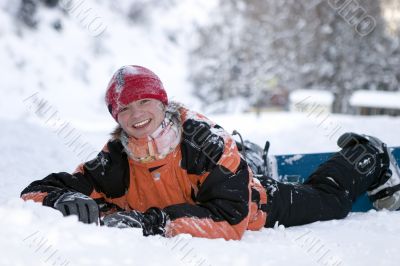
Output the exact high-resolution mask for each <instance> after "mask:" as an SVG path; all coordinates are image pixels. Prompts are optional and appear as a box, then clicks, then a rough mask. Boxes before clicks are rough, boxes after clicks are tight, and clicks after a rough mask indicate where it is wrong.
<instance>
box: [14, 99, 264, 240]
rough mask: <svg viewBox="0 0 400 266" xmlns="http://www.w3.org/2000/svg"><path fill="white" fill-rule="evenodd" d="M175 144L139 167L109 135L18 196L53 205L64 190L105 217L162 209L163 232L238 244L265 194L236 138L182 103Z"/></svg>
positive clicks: (259, 222)
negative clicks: (84, 198)
mask: <svg viewBox="0 0 400 266" xmlns="http://www.w3.org/2000/svg"><path fill="white" fill-rule="evenodd" d="M176 112H177V114H178V115H179V117H180V123H181V125H182V138H181V143H180V145H178V146H177V148H176V149H175V150H174V151H173V152H171V153H170V154H168V155H167V157H166V158H164V159H162V160H157V161H153V162H150V163H139V162H137V161H134V160H132V159H131V158H130V157H129V156H128V155H127V154H126V152H125V151H124V148H123V146H122V144H121V141H120V140H119V139H118V138H116V137H113V138H112V139H111V140H110V141H109V142H108V143H107V144H106V145H105V146H104V148H103V150H102V151H101V152H100V153H99V154H98V156H97V157H96V158H95V159H93V160H92V161H89V162H86V163H84V164H81V165H80V166H78V168H77V170H76V171H75V172H74V173H73V174H72V175H71V174H69V173H65V172H61V173H53V174H50V175H48V176H47V177H45V178H44V179H42V180H38V181H34V182H33V183H31V184H30V185H29V186H28V187H27V188H25V189H24V190H23V191H22V193H21V197H22V198H23V199H25V200H34V201H37V202H42V204H43V205H45V206H50V207H53V205H54V202H55V201H56V200H57V199H58V197H59V196H60V195H61V194H63V193H65V192H67V191H77V192H81V193H83V194H86V195H88V196H90V197H91V198H93V199H95V200H96V202H97V203H98V204H99V206H100V210H101V212H102V215H105V214H109V213H112V212H114V211H117V210H137V211H141V212H144V211H146V210H147V209H149V208H151V207H157V208H161V209H162V210H163V211H164V212H165V213H167V215H168V217H169V219H170V222H169V223H168V224H167V227H166V235H167V236H174V235H177V234H181V233H187V234H191V235H192V236H196V237H206V238H225V239H240V238H241V237H242V235H243V233H244V232H245V230H246V229H249V230H259V229H260V228H262V227H263V226H264V225H265V223H266V216H267V215H266V212H265V211H264V209H265V205H266V201H267V199H266V192H265V190H264V188H263V187H262V186H261V185H260V183H259V182H258V181H257V180H256V179H253V175H252V173H251V170H250V169H249V167H248V166H247V163H246V162H245V160H244V159H243V158H242V157H241V155H240V153H239V151H238V149H237V147H236V144H235V141H234V140H233V139H232V138H231V136H230V135H229V134H228V133H226V132H225V131H224V130H223V129H222V128H221V127H219V126H218V125H216V124H214V123H213V122H211V121H210V120H208V119H207V118H206V117H204V116H202V115H200V114H197V113H195V112H192V111H189V110H187V109H185V108H183V107H181V106H179V107H177V109H176Z"/></svg>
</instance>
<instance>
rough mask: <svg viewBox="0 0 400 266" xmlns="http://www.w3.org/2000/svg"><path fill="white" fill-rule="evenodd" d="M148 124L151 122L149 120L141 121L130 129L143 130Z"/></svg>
mask: <svg viewBox="0 0 400 266" xmlns="http://www.w3.org/2000/svg"><path fill="white" fill-rule="evenodd" d="M150 122H151V118H149V119H146V120H143V121H140V122H138V123H135V124H133V125H132V127H133V128H144V127H146V126H147V125H148V124H150Z"/></svg>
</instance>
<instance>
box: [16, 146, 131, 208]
mask: <svg viewBox="0 0 400 266" xmlns="http://www.w3.org/2000/svg"><path fill="white" fill-rule="evenodd" d="M128 186H129V165H128V160H127V159H126V154H125V153H124V152H123V148H122V145H121V143H120V142H119V141H116V140H114V141H110V142H108V143H107V149H103V151H101V152H100V153H99V154H98V155H97V157H96V158H95V159H93V160H91V161H89V162H86V163H84V164H83V166H82V170H81V171H77V172H76V173H74V174H73V175H72V174H69V173H65V172H60V173H52V174H50V175H48V176H47V177H45V178H44V179H42V180H37V181H34V182H32V183H31V184H30V185H29V186H28V187H26V188H25V189H24V190H23V191H22V192H21V197H22V196H23V195H26V194H29V193H32V194H33V195H34V194H37V193H47V196H46V197H45V198H44V199H43V205H46V206H51V207H52V206H53V204H54V202H55V201H56V200H57V199H58V197H59V196H60V195H61V194H63V193H65V192H68V191H76V192H80V193H83V194H85V195H88V196H89V195H90V194H91V193H92V192H93V190H96V191H97V192H99V193H104V194H105V195H106V196H107V197H109V198H116V197H121V196H123V195H124V194H125V192H126V190H127V188H128Z"/></svg>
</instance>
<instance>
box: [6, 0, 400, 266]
mask: <svg viewBox="0 0 400 266" xmlns="http://www.w3.org/2000/svg"><path fill="white" fill-rule="evenodd" d="M62 2H64V3H65V2H70V1H62ZM205 2H207V5H210V4H209V3H211V2H214V1H200V0H192V1H180V2H179V3H182V4H179V6H178V7H177V8H176V9H173V10H168V9H165V8H160V9H156V10H155V11H154V13H152V14H150V15H149V16H150V23H148V24H134V23H132V22H127V21H126V20H124V19H123V16H121V14H120V11H121V10H116V9H115V8H110V7H109V4H110V3H113V4H114V3H120V4H122V3H126V1H125V0H124V1H122V0H115V1H111V2H110V1H104V0H98V1H90V2H89V1H87V2H85V3H87V4H88V3H90V6H89V7H91V8H92V10H93V12H95V13H92V14H91V16H92V17H93V16H95V15H99V16H100V17H101V18H102V19H103V22H104V23H105V25H106V26H107V31H106V33H105V34H103V35H101V36H93V34H92V35H91V33H93V32H88V30H87V25H83V24H82V23H80V19H79V18H78V17H77V15H76V14H74V13H73V12H69V13H68V12H67V13H68V16H62V23H63V25H64V30H63V31H62V32H57V31H55V30H54V29H52V27H51V23H52V22H53V21H54V18H56V17H60V12H61V11H60V10H41V11H40V14H39V16H40V18H41V19H42V23H41V26H40V27H39V29H38V30H37V31H29V30H26V29H20V28H17V27H16V22H15V21H14V20H13V19H12V16H10V15H9V14H11V13H12V12H13V5H15V3H16V1H4V0H0V24H1V25H2V26H1V27H0V62H1V64H0V72H1V73H2V74H1V79H0V91H1V92H2V97H1V98H0V124H1V138H0V150H1V152H2V153H1V155H2V156H1V160H0V180H1V182H0V254H1V255H0V265H1V266H2V265H93V264H96V265H174V266H176V265H193V266H200V265H202V266H209V265H215V266H216V265H218V266H219V265H229V266H231V265H290V266H293V265H399V263H398V262H399V261H400V253H399V252H398V240H399V239H400V226H399V225H400V212H393V213H389V212H384V211H383V212H375V211H371V212H369V213H361V214H360V213H358V214H351V215H350V216H349V217H348V218H346V219H345V220H341V221H329V222H317V223H314V224H310V225H305V226H299V227H292V228H283V227H278V228H275V229H263V230H261V231H259V232H246V234H245V235H244V237H243V239H242V240H241V241H224V240H221V239H220V240H207V239H198V238H192V237H190V236H188V235H182V236H178V237H175V238H171V239H164V238H160V237H147V238H146V237H143V236H141V233H140V231H139V230H136V229H131V230H119V229H110V228H99V227H96V226H93V225H85V224H81V223H78V222H77V220H76V219H75V218H74V217H68V218H63V217H62V215H61V213H59V212H57V211H55V210H53V209H50V208H45V207H41V206H40V205H38V204H34V203H32V202H23V201H22V200H20V199H19V193H20V191H21V190H22V189H23V188H24V187H25V186H26V185H28V184H29V183H30V182H32V181H33V180H35V179H38V178H43V177H44V176H46V175H47V174H49V173H51V172H58V171H73V170H74V167H75V166H76V165H77V164H78V163H79V162H81V161H83V160H85V159H88V157H90V155H92V156H93V155H94V153H96V152H97V151H98V150H99V149H101V147H102V146H103V144H104V143H105V142H106V140H107V138H108V137H107V134H108V132H109V131H111V129H112V127H113V125H114V121H113V119H112V118H111V116H109V114H108V112H107V110H106V108H105V106H104V103H103V97H104V88H105V86H106V84H107V82H108V80H109V78H110V77H111V75H112V73H113V72H114V71H115V70H116V68H118V67H119V66H121V65H126V64H141V65H145V66H147V67H149V68H151V69H153V70H155V72H157V73H158V74H159V75H160V76H161V78H162V80H163V81H164V84H165V87H166V88H167V90H168V93H169V96H170V98H172V99H176V100H181V101H183V102H184V103H186V104H188V105H190V107H194V106H198V105H197V104H196V100H195V99H194V98H193V97H191V96H190V87H189V84H188V82H187V81H186V79H185V77H186V74H187V66H186V65H185V58H186V57H185V56H186V54H185V53H186V52H187V50H186V49H187V48H188V47H187V45H188V43H189V41H190V38H189V37H190V36H189V35H190V34H189V35H188V33H190V29H189V28H190V25H192V24H191V21H192V18H193V17H198V19H197V23H201V21H204V20H207V18H208V16H204V14H205V13H204V12H201V10H202V7H201V6H202V5H205ZM10 10H11V11H10ZM197 11H198V12H199V14H197V15H196V12H197ZM151 17H155V18H157V20H154V21H153V20H152V19H151ZM171 36H172V37H173V36H175V37H176V39H175V41H171ZM172 39H173V38H172ZM77 40H79V41H77ZM41 100H45V101H46V105H45V107H46V108H42V109H40V110H39V109H38V106H40V103H41V102H42V103H43V101H41ZM211 118H212V119H213V120H215V121H216V122H218V123H219V124H221V126H223V127H224V128H226V129H227V130H228V131H232V130H233V129H237V130H239V131H240V132H241V133H242V135H243V136H244V137H245V138H247V139H251V140H253V141H255V142H257V143H258V144H260V145H263V144H264V142H265V140H267V139H268V140H270V141H271V143H272V146H271V153H274V154H282V153H294V152H316V151H318V152H320V151H333V150H335V149H336V145H335V140H336V139H337V137H338V136H339V135H340V133H342V132H345V131H357V132H363V133H368V134H373V135H377V136H380V137H381V138H382V139H383V140H384V141H386V142H387V143H388V144H389V145H392V146H395V145H397V146H400V139H399V137H398V136H400V119H399V118H396V119H395V118H389V117H372V118H362V117H349V116H337V115H329V114H318V113H312V112H310V113H305V114H288V113H269V114H264V115H262V116H261V117H256V116H255V115H254V114H247V115H245V114H237V115H231V116H213V117H211Z"/></svg>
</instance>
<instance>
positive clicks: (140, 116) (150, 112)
mask: <svg viewBox="0 0 400 266" xmlns="http://www.w3.org/2000/svg"><path fill="white" fill-rule="evenodd" d="M164 116H165V108H164V105H163V104H162V103H161V102H160V101H158V100H155V99H141V100H137V101H133V102H131V103H130V104H128V105H125V106H124V107H122V108H121V109H120V110H119V111H118V123H119V124H120V126H121V127H122V129H123V130H124V131H125V132H126V133H127V134H128V135H129V136H131V137H134V138H137V139H138V138H144V137H147V136H149V135H151V134H152V133H153V132H154V131H155V130H156V129H157V128H158V127H159V126H160V125H161V122H162V121H163V120H164Z"/></svg>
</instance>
